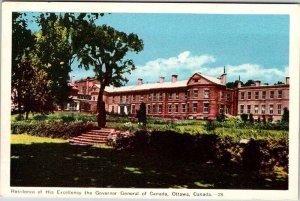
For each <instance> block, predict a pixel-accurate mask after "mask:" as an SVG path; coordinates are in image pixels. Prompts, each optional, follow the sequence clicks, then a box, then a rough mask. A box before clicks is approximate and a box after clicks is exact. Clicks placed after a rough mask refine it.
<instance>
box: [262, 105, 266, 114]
mask: <svg viewBox="0 0 300 201" xmlns="http://www.w3.org/2000/svg"><path fill="white" fill-rule="evenodd" d="M261 113H262V114H266V106H265V105H261Z"/></svg>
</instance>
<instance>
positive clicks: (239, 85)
mask: <svg viewBox="0 0 300 201" xmlns="http://www.w3.org/2000/svg"><path fill="white" fill-rule="evenodd" d="M237 87H238V88H241V87H242V82H241V81H240V80H239V81H238V86H237Z"/></svg>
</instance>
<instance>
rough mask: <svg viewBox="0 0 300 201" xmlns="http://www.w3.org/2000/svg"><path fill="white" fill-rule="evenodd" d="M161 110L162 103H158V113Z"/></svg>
mask: <svg viewBox="0 0 300 201" xmlns="http://www.w3.org/2000/svg"><path fill="white" fill-rule="evenodd" d="M161 112H162V104H159V105H158V113H161Z"/></svg>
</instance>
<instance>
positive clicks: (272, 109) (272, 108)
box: [269, 103, 274, 114]
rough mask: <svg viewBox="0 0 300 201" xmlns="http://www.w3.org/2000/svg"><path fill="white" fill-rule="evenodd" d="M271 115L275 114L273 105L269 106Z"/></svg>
mask: <svg viewBox="0 0 300 201" xmlns="http://www.w3.org/2000/svg"><path fill="white" fill-rule="evenodd" d="M271 106H272V107H271ZM269 114H274V104H273V103H270V104H269Z"/></svg>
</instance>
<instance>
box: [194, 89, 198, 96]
mask: <svg viewBox="0 0 300 201" xmlns="http://www.w3.org/2000/svg"><path fill="white" fill-rule="evenodd" d="M194 98H198V89H194Z"/></svg>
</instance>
